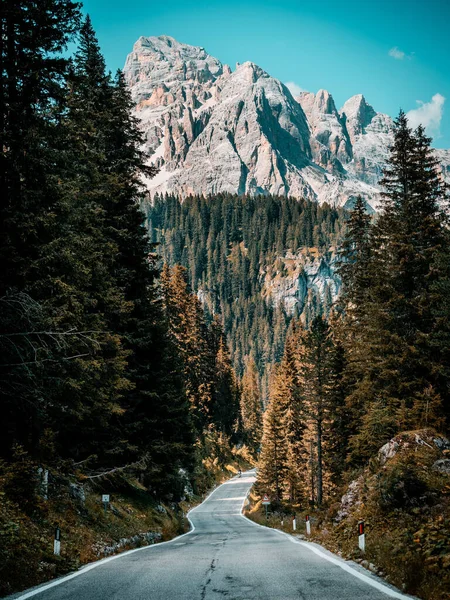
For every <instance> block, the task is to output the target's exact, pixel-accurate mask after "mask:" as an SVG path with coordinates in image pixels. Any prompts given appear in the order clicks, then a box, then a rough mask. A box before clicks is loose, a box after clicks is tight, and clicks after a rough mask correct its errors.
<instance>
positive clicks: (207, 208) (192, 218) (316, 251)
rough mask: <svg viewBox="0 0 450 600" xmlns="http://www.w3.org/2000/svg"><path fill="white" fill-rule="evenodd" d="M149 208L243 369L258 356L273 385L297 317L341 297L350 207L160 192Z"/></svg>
mask: <svg viewBox="0 0 450 600" xmlns="http://www.w3.org/2000/svg"><path fill="white" fill-rule="evenodd" d="M143 208H144V211H145V214H146V219H147V224H148V227H149V232H150V238H151V240H152V241H153V242H154V243H156V244H158V246H157V252H158V253H159V254H160V255H161V257H162V259H163V261H165V262H168V263H169V264H172V265H173V264H176V263H179V264H182V265H183V266H185V267H186V269H187V274H188V276H189V281H190V284H191V286H192V288H193V290H195V292H196V293H197V295H198V297H199V298H200V299H201V301H202V304H203V305H204V306H205V307H206V309H207V311H208V312H209V314H210V315H214V314H217V315H220V316H221V319H222V320H223V326H224V331H225V334H226V335H227V338H228V341H229V344H230V348H231V356H232V361H233V364H234V367H235V369H236V371H237V373H238V374H242V373H243V371H244V368H245V365H246V362H247V360H248V358H249V357H250V356H252V357H253V358H254V359H255V360H256V362H257V364H258V367H259V371H260V374H261V376H262V378H263V384H264V386H266V387H267V383H268V376H269V373H270V369H271V365H272V364H273V363H275V362H277V361H279V360H280V359H281V356H282V354H283V349H284V340H285V337H286V332H287V330H288V328H289V323H290V321H291V319H292V318H293V317H300V316H301V318H302V319H303V321H304V322H305V323H306V324H308V323H309V322H310V321H311V319H312V318H313V317H314V316H315V315H316V314H322V313H325V314H327V313H328V311H329V308H330V306H331V304H332V302H333V301H335V300H336V297H337V294H338V292H339V287H340V280H339V278H338V276H337V275H336V272H335V270H336V253H335V247H336V244H338V243H339V240H340V238H341V237H342V232H343V229H344V223H345V213H344V211H343V210H342V209H335V208H331V207H329V206H328V205H323V206H319V205H318V204H317V203H314V202H309V201H306V200H305V201H297V200H295V199H289V198H287V199H286V198H282V197H257V198H252V197H240V196H232V195H226V194H225V195H218V196H215V197H211V198H208V199H207V200H205V199H203V198H198V197H191V198H188V199H187V200H185V201H184V202H180V200H178V199H177V198H174V197H172V196H165V197H164V198H159V197H157V198H155V199H154V201H153V202H152V203H150V202H148V203H145V204H144V205H143Z"/></svg>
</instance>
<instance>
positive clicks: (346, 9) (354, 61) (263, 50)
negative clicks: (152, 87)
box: [84, 0, 450, 148]
mask: <svg viewBox="0 0 450 600" xmlns="http://www.w3.org/2000/svg"><path fill="white" fill-rule="evenodd" d="M84 10H85V12H88V13H89V14H90V15H91V17H92V20H93V24H94V27H95V29H96V31H97V34H98V37H99V40H100V44H101V46H102V50H103V53H104V55H105V57H106V61H107V64H108V66H109V68H110V69H111V70H116V69H117V68H121V67H123V65H124V62H125V58H126V55H127V54H128V53H129V52H130V51H131V49H132V46H133V43H134V42H135V41H136V39H137V38H138V37H139V36H141V35H144V36H152V35H162V34H166V35H170V36H172V37H174V38H176V39H177V40H179V41H180V42H185V43H188V44H192V45H196V46H203V47H204V48H205V49H206V50H207V52H208V53H209V54H211V55H213V56H215V57H216V58H218V59H219V60H221V61H222V62H223V63H227V64H229V65H230V66H231V67H232V68H234V66H235V63H236V62H244V61H246V60H251V61H253V62H254V63H256V64H258V65H259V66H260V67H262V68H263V69H264V70H266V71H267V72H268V73H270V74H271V75H273V76H274V77H277V78H278V79H280V80H281V81H283V82H284V83H288V82H292V83H294V84H296V85H297V86H299V87H300V88H302V89H305V90H309V91H313V92H317V90H318V89H321V88H324V89H327V90H328V91H329V92H331V93H332V94H333V97H334V99H335V102H336V105H337V107H338V108H340V106H341V105H342V104H343V103H344V102H345V100H346V99H347V98H349V97H350V96H353V95H354V94H358V93H363V94H364V96H365V97H366V100H367V101H368V102H369V103H370V104H372V105H373V107H374V108H375V110H377V111H380V112H385V113H387V114H390V115H391V116H395V115H396V114H397V113H398V110H399V108H400V107H401V108H403V110H405V111H406V112H408V111H414V112H413V113H411V121H412V122H413V123H414V124H416V123H418V122H419V121H420V122H423V123H424V125H426V126H427V128H428V132H429V134H430V135H433V137H434V145H435V146H436V147H440V148H450V108H449V107H450V29H449V25H450V0H427V1H426V2H425V1H419V0H372V1H370V0H297V1H290V0H278V1H272V0H269V1H267V0H260V1H257V0H241V1H236V0H227V1H226V2H223V1H222V2H219V1H216V0H209V1H204V0H198V1H196V2H192V1H190V0H184V1H182V0H166V1H164V0H159V1H158V2H154V1H152V0H129V1H125V0H85V1H84ZM418 101H419V102H421V103H423V104H418ZM417 109H419V110H417Z"/></svg>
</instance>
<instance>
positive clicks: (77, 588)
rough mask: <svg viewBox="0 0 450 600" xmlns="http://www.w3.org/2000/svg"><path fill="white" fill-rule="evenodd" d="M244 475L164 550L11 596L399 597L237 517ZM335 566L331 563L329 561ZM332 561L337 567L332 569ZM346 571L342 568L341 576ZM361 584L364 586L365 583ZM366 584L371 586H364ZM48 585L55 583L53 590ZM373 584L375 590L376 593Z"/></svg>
mask: <svg viewBox="0 0 450 600" xmlns="http://www.w3.org/2000/svg"><path fill="white" fill-rule="evenodd" d="M253 481H254V475H253V473H251V472H249V473H244V474H243V476H242V477H241V478H234V479H231V480H230V481H228V482H227V483H224V484H223V485H221V486H220V487H218V488H217V489H216V490H215V491H214V492H213V493H212V494H211V496H209V498H207V499H206V500H205V502H203V504H201V505H200V506H198V507H197V508H195V509H194V510H193V511H191V513H190V514H189V517H190V519H191V521H192V523H193V525H194V527H195V529H194V530H193V531H192V532H190V533H189V534H186V535H184V536H182V537H180V538H177V539H175V540H173V541H171V542H168V543H165V544H158V545H154V546H150V547H148V548H145V549H142V550H139V551H135V552H130V553H127V554H125V555H121V556H120V557H118V558H114V559H113V560H111V559H105V560H104V561H101V562H100V563H96V564H95V566H92V565H91V566H90V567H88V568H87V569H85V570H82V571H81V572H77V573H76V574H75V575H72V576H69V577H71V578H63V579H62V580H57V581H55V582H52V583H51V584H50V585H53V587H49V584H44V585H43V586H41V587H40V588H37V589H35V590H32V591H29V592H28V593H26V592H22V594H17V595H15V596H14V597H15V598H21V599H23V600H25V599H26V598H31V597H36V598H37V599H38V600H219V599H221V600H223V599H230V600H238V599H239V600H353V599H355V600H386V599H387V598H388V597H394V598H407V596H404V595H402V594H400V593H399V592H398V591H397V592H396V591H394V589H393V588H389V587H387V586H386V587H383V585H382V583H380V582H381V580H379V579H377V578H375V577H372V576H371V575H370V574H368V572H367V571H364V573H366V575H364V574H362V573H363V570H362V569H361V568H359V567H356V568H354V567H351V566H348V563H345V562H344V561H341V560H340V559H338V558H337V557H334V558H333V556H334V555H332V554H330V553H327V552H326V551H325V550H321V549H320V547H319V546H316V545H314V544H310V543H308V542H300V543H298V542H297V543H295V542H294V540H293V538H291V537H290V536H287V535H283V534H281V533H278V532H277V531H275V530H272V529H268V528H264V527H260V526H257V525H255V524H253V523H251V522H250V521H248V520H247V519H245V518H243V517H242V516H241V514H240V511H241V507H242V504H243V502H244V500H245V498H246V495H247V493H248V491H249V489H250V487H251V485H252V483H253ZM333 561H335V562H333ZM336 563H337V564H336ZM345 569H347V570H345ZM366 579H368V580H369V582H368V581H366ZM370 582H372V584H371V583H370ZM55 584H56V585H55ZM373 586H379V588H381V589H377V587H373Z"/></svg>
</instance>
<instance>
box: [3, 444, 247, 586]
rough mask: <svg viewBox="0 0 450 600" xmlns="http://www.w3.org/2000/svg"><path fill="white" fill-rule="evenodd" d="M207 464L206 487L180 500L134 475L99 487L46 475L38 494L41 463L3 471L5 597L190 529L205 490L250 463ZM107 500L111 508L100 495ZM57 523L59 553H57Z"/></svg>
mask: <svg viewBox="0 0 450 600" xmlns="http://www.w3.org/2000/svg"><path fill="white" fill-rule="evenodd" d="M229 458H231V460H230V461H229V462H227V463H226V464H223V465H220V463H219V462H218V461H216V462H215V463H214V464H209V463H207V464H206V465H204V468H203V469H202V471H201V473H200V474H199V475H200V476H199V479H201V484H202V485H204V486H208V487H207V488H206V487H200V486H198V489H199V492H198V493H197V494H194V493H193V492H192V490H190V492H191V493H189V492H187V493H186V494H185V498H184V500H183V501H181V502H170V501H168V500H167V499H166V501H164V502H162V501H158V499H156V498H155V497H154V496H153V495H151V494H150V493H149V492H148V491H147V490H146V489H145V488H144V487H143V486H142V485H141V484H140V483H139V481H138V479H136V478H135V477H133V475H132V474H123V473H122V474H117V475H114V476H112V477H109V478H107V479H105V480H101V481H99V482H97V483H95V484H94V483H92V482H83V480H82V478H78V479H77V478H74V477H73V476H69V475H67V474H63V473H62V472H61V471H50V472H49V486H48V495H47V498H46V499H44V498H43V497H42V495H41V494H39V493H36V486H35V485H32V486H30V481H33V478H34V480H35V479H36V465H34V464H32V463H29V462H28V461H27V460H26V459H25V460H24V462H23V464H21V465H20V464H17V463H16V464H15V465H14V469H8V468H5V466H4V465H0V466H2V467H3V469H1V470H0V596H5V595H9V594H12V593H14V592H18V591H21V590H24V589H27V588H29V587H32V586H35V585H38V584H40V583H43V582H45V581H48V580H51V579H53V578H55V577H59V576H61V575H64V574H66V573H68V572H70V571H74V570H76V569H78V568H80V567H81V566H82V565H85V564H86V563H90V562H92V561H95V560H99V559H101V558H104V557H106V556H111V555H113V554H118V553H120V552H123V551H126V550H129V549H132V548H137V547H140V546H146V545H149V544H154V543H158V542H161V541H167V540H170V539H172V538H174V537H176V536H177V535H180V534H182V533H185V532H186V531H188V530H189V528H190V525H189V521H188V519H187V518H186V514H187V512H188V511H189V510H190V509H191V508H193V507H194V506H196V505H198V504H199V503H201V502H202V500H203V499H204V497H205V496H206V495H207V493H208V490H209V489H211V488H213V487H215V486H216V485H218V484H220V483H222V482H223V481H226V480H227V479H229V478H230V477H232V476H233V475H235V474H236V473H237V472H238V469H239V467H241V468H245V466H246V465H247V463H246V461H245V459H244V458H243V457H242V456H239V455H238V456H233V457H229ZM105 493H108V494H109V495H110V503H109V506H108V509H107V511H106V512H105V510H104V505H103V503H102V494H105ZM56 526H59V527H60V530H61V554H60V556H56V555H55V554H54V553H53V541H54V532H55V528H56Z"/></svg>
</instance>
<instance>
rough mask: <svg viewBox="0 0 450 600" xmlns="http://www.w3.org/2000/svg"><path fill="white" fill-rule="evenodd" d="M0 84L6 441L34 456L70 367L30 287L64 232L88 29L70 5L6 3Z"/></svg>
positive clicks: (0, 323) (60, 0)
mask: <svg viewBox="0 0 450 600" xmlns="http://www.w3.org/2000/svg"><path fill="white" fill-rule="evenodd" d="M0 18H1V36H0V37H1V39H0V57H1V58H0V60H1V71H2V72H1V83H0V115H1V116H0V145H1V148H2V153H1V157H0V160H1V169H0V186H1V190H2V202H1V206H0V229H1V232H0V259H1V264H2V268H1V273H0V302H1V303H2V310H1V311H0V365H1V366H0V388H1V390H2V391H1V397H2V406H3V416H4V418H5V421H6V424H5V427H4V435H2V442H1V444H0V452H1V453H2V455H6V456H8V455H10V452H11V447H12V445H13V443H14V442H20V443H22V444H23V445H24V446H25V447H26V448H27V449H28V450H30V451H32V452H33V453H34V454H36V453H37V452H38V449H39V440H40V436H41V432H42V429H43V427H44V426H45V406H46V403H47V393H48V387H49V384H50V382H49V381H48V379H47V377H46V374H47V373H46V367H47V366H48V364H50V361H58V360H64V358H62V357H65V358H67V357H68V356H70V352H68V353H67V354H66V350H67V343H66V341H67V340H69V337H70V336H72V337H74V332H70V333H69V332H67V331H64V330H61V329H60V328H59V326H58V322H57V321H55V320H54V319H53V316H52V315H51V314H49V313H48V311H47V310H46V309H45V307H43V306H42V303H41V302H40V299H39V298H38V297H36V295H34V294H33V295H31V288H32V287H33V284H34V283H35V282H36V281H39V280H40V278H41V277H42V276H44V275H45V272H46V265H45V260H43V258H42V257H43V256H45V255H46V254H47V253H48V252H49V250H50V248H51V246H52V244H53V242H54V240H55V239H58V238H59V236H60V235H61V225H62V224H63V222H64V217H65V216H66V214H67V213H66V207H65V203H64V199H63V198H62V195H61V190H60V187H59V179H60V174H61V170H62V168H63V165H62V160H61V154H60V151H61V149H62V147H63V145H64V139H63V137H62V132H61V129H60V121H61V118H62V115H63V112H64V109H65V104H64V89H65V79H66V75H67V69H68V60H67V59H66V58H63V57H62V56H61V52H62V51H63V50H64V49H65V48H66V47H67V44H68V42H69V41H70V40H71V39H72V36H73V34H74V32H75V31H76V28H77V26H78V22H79V5H78V4H77V3H75V2H70V1H68V0H46V1H44V2H37V1H34V2H23V1H15V0H7V1H4V2H2V10H1V15H0Z"/></svg>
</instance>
